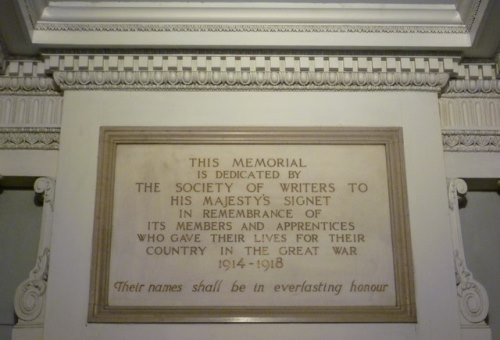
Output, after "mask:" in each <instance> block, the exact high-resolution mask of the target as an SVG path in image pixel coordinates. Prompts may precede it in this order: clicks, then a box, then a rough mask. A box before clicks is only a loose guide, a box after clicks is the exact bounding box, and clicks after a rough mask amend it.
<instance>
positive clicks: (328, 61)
mask: <svg viewBox="0 0 500 340" xmlns="http://www.w3.org/2000/svg"><path fill="white" fill-rule="evenodd" d="M45 58H46V65H47V71H48V72H50V73H52V74H53V77H54V80H55V82H56V83H57V85H58V86H59V87H60V88H61V89H63V90H66V89H91V90H92V89H115V90H119V89H137V90H142V89H144V90H186V89H193V90H245V89H248V90H259V89H262V90H417V91H418V90H424V91H439V90H440V89H441V88H442V87H444V86H445V85H446V83H447V82H448V79H449V74H450V73H453V72H455V71H456V68H457V66H458V58H456V57H449V56H444V57H421V56H372V55H367V56H356V57H353V56H340V55H277V54H267V55H265V54H168V55H147V54H136V55H110V54H92V55H45Z"/></svg>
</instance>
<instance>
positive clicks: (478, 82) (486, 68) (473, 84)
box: [442, 63, 500, 98]
mask: <svg viewBox="0 0 500 340" xmlns="http://www.w3.org/2000/svg"><path fill="white" fill-rule="evenodd" d="M457 71H458V72H457V74H456V75H455V76H454V79H452V80H450V82H449V84H448V86H447V87H446V88H445V89H444V91H443V94H442V97H450V98H451V97H500V79H499V77H500V75H499V74H498V70H497V67H496V65H495V63H463V64H460V65H459V67H458V70H457Z"/></svg>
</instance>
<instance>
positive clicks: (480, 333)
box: [448, 178, 491, 340]
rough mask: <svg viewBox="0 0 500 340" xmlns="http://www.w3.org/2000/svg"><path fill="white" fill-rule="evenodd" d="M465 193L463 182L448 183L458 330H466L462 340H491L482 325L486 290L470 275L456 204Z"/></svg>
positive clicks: (485, 325)
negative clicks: (459, 328) (458, 321)
mask: <svg viewBox="0 0 500 340" xmlns="http://www.w3.org/2000/svg"><path fill="white" fill-rule="evenodd" d="M466 193H467V184H466V183H465V181H464V180H463V179H460V178H454V179H449V180H448V200H449V202H448V203H449V211H450V223H451V227H452V238H453V255H454V260H455V277H456V283H457V296H458V305H459V310H460V319H461V321H460V324H461V329H466V332H462V337H461V339H463V340H467V339H471V340H478V339H485V340H490V339H491V331H490V330H489V327H488V325H487V324H486V322H485V319H486V316H487V315H488V308H489V301H488V294H487V292H486V289H484V287H483V286H482V285H481V284H480V283H479V282H478V281H477V280H476V279H475V278H474V276H473V275H472V273H471V271H470V270H469V268H468V267H467V263H466V259H465V252H464V244H463V240H462V227H461V224H460V215H459V211H458V209H459V202H458V201H459V196H460V195H465V194H466ZM474 330H477V331H474Z"/></svg>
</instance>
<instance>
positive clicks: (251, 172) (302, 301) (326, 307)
mask: <svg viewBox="0 0 500 340" xmlns="http://www.w3.org/2000/svg"><path fill="white" fill-rule="evenodd" d="M100 138H101V140H100V150H99V166H98V179H97V195H96V211H95V214H96V215H95V216H96V217H95V226H94V244H93V263H92V279H91V292H90V302H89V321H90V322H415V321H416V316H415V314H416V313H415V302H414V292H413V277H412V275H413V273H412V261H411V247H410V234H409V225H408V211H407V200H406V182H405V175H404V159H403V144H402V132H401V129H400V128H143V127H133V128H132V127H103V128H102V129H101V137H100Z"/></svg>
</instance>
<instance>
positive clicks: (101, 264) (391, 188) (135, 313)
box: [88, 127, 416, 323]
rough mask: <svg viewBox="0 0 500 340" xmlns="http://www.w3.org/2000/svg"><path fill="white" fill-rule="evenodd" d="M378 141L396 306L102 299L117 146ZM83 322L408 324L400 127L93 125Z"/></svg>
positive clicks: (411, 310) (411, 315) (410, 306)
mask: <svg viewBox="0 0 500 340" xmlns="http://www.w3.org/2000/svg"><path fill="white" fill-rule="evenodd" d="M166 143H168V144H194V145H196V144H198V145H201V144H240V145H245V144H249V145H259V144H260V145H265V144H278V145H279V144H281V145H286V144H300V145H321V144H323V145H324V144H330V145H384V146H385V150H386V152H385V155H386V164H387V177H388V192H389V207H390V212H389V215H390V221H391V226H390V230H391V238H392V248H393V261H394V280H395V294H396V304H395V305H394V306H327V307H319V306H306V307H304V306H300V307H297V306H291V307H276V306H275V307H267V306H265V307H249V306H239V307H221V306H209V307H199V306H195V307H172V306H170V307H169V306H158V307H138V306H112V305H110V304H109V301H108V286H109V285H108V280H109V269H110V253H111V247H112V244H111V233H112V227H111V224H112V223H111V221H112V215H113V193H114V176H115V159H116V150H117V146H118V145H120V144H122V145H123V144H166ZM88 321H89V322H112V323H159V322H175V323H187V322H190V323H193V322H202V323H208V322H210V323H213V322H217V323H220V322H236V323H263V322H273V323H279V322H315V323H317V322H416V304H415V293H414V283H413V264H412V251H411V240H410V227H409V214H408V203H407V192H406V177H405V162H404V153H403V135H402V128H398V127H387V128H346V127H342V128H330V127H326V128H320V127H312V128H306V127H300V128H290V127H282V128H276V127H272V128H262V127H259V128H256V127H255V128H247V127H245V128H243V127H230V128H228V127H213V128H210V127H187V128H186V127H175V128H162V127H101V131H100V145H99V159H98V171H97V189H96V204H95V220H94V234H93V251H92V267H91V282H90V296H89V310H88Z"/></svg>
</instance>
